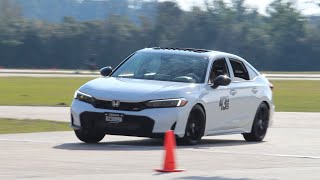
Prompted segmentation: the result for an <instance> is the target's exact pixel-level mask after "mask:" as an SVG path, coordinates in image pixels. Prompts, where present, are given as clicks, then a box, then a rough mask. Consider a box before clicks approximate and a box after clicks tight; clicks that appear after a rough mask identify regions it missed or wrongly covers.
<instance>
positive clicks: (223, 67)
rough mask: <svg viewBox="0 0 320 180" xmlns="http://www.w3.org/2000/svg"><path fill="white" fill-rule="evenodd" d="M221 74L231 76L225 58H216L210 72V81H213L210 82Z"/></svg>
mask: <svg viewBox="0 0 320 180" xmlns="http://www.w3.org/2000/svg"><path fill="white" fill-rule="evenodd" d="M220 75H226V76H228V77H230V73H229V69H228V65H227V62H226V59H225V58H221V59H216V60H215V61H214V62H213V64H212V67H211V72H210V78H209V83H212V82H210V79H215V78H217V77H218V76H220Z"/></svg>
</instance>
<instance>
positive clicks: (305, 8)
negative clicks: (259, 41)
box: [162, 0, 320, 15]
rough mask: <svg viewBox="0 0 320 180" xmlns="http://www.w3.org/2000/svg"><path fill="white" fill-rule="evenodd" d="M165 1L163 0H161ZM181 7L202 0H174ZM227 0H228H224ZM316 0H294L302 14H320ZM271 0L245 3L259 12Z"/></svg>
mask: <svg viewBox="0 0 320 180" xmlns="http://www.w3.org/2000/svg"><path fill="white" fill-rule="evenodd" d="M162 1H165V0H162ZM175 1H177V2H178V3H179V4H180V6H181V7H182V8H183V9H188V8H190V7H191V6H193V5H198V6H199V5H201V4H203V2H204V0H175ZM226 1H228V0H226ZM315 1H316V0H296V2H297V7H298V8H299V9H300V10H301V11H302V13H303V14H306V15H311V14H320V7H318V6H317V5H315V3H312V2H315ZM271 2H272V0H246V4H247V5H248V6H251V7H256V8H258V10H259V12H261V13H265V9H266V7H267V6H268V5H269V4H270V3H271Z"/></svg>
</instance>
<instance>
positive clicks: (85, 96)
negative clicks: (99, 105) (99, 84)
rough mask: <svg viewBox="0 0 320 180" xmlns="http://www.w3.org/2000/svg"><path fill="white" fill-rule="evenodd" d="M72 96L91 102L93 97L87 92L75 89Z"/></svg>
mask: <svg viewBox="0 0 320 180" xmlns="http://www.w3.org/2000/svg"><path fill="white" fill-rule="evenodd" d="M74 98H75V99H78V100H79V101H83V102H87V103H90V104H91V103H93V101H94V98H93V97H92V96H90V95H89V94H86V93H83V92H80V91H76V92H75V94H74Z"/></svg>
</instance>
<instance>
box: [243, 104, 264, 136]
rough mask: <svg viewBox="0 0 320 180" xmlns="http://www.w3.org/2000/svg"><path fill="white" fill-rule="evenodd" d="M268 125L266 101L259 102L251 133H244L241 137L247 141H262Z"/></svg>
mask: <svg viewBox="0 0 320 180" xmlns="http://www.w3.org/2000/svg"><path fill="white" fill-rule="evenodd" d="M268 125H269V108H268V106H267V104H266V103H261V104H260V106H259V107H258V110H257V112H256V115H255V118H254V121H253V125H252V129H251V133H244V134H243V137H244V139H245V140H246V141H248V142H259V141H262V140H263V139H264V137H265V135H266V133H267V130H268Z"/></svg>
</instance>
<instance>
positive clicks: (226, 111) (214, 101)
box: [203, 58, 232, 133]
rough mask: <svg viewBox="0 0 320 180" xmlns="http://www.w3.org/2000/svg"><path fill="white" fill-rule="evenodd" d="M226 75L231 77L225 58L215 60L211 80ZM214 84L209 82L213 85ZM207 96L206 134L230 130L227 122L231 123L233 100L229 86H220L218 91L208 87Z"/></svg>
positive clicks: (205, 98)
mask: <svg viewBox="0 0 320 180" xmlns="http://www.w3.org/2000/svg"><path fill="white" fill-rule="evenodd" d="M219 75H226V76H229V77H230V73H229V70H228V65H227V62H226V59H225V58H220V59H216V60H214V62H213V63H212V67H211V72H210V77H211V78H209V79H212V78H215V77H218V76H219ZM211 83H212V82H209V84H211ZM206 89H207V95H205V97H204V98H203V99H204V100H205V101H206V104H207V108H206V114H207V118H206V123H207V124H206V132H209V133H210V132H216V131H223V130H226V129H228V124H227V122H228V121H230V118H231V116H230V107H231V106H232V99H230V98H232V97H231V96H230V87H229V86H219V87H217V88H216V89H213V88H211V87H210V86H209V85H208V86H207V87H206Z"/></svg>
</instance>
